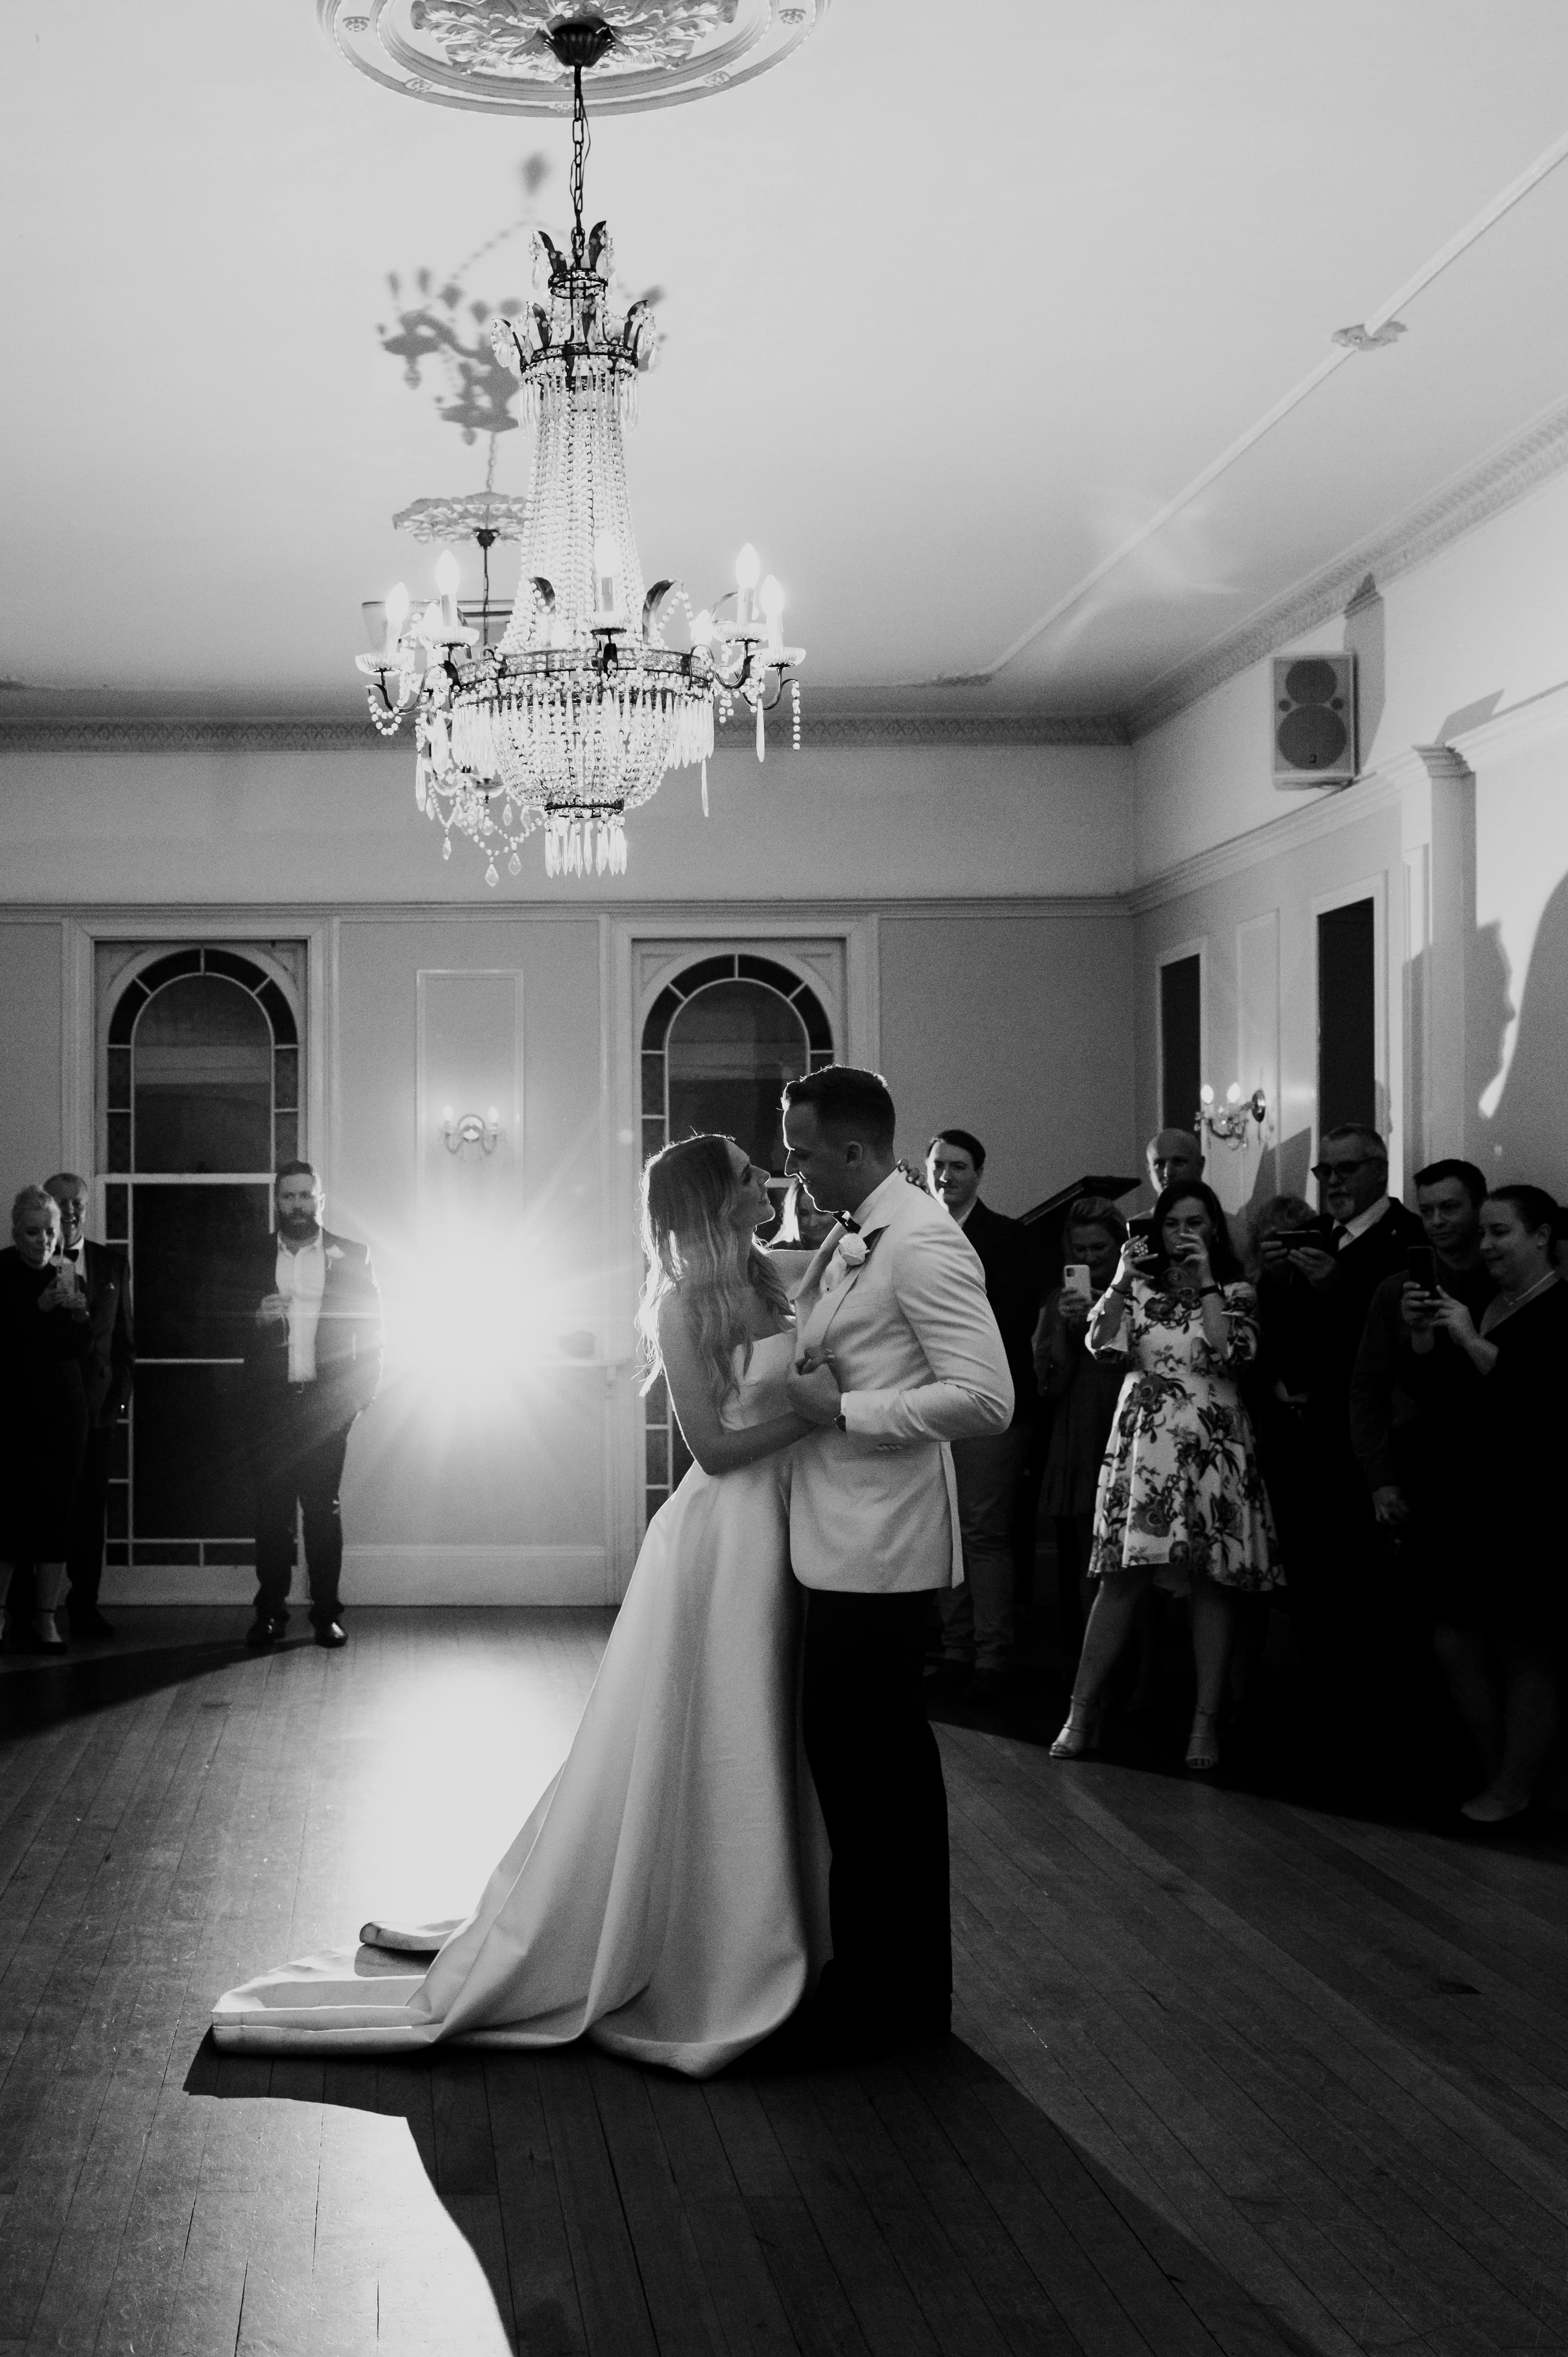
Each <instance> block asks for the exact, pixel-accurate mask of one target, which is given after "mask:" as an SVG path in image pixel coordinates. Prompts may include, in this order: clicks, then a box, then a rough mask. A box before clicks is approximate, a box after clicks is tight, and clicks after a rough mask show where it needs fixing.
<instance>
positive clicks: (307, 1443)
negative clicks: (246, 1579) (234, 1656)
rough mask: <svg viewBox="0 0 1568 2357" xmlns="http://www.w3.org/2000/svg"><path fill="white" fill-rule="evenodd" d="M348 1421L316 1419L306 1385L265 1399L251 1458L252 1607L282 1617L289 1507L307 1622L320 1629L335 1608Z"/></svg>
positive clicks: (290, 1541) (289, 1549) (290, 1554)
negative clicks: (306, 1587)
mask: <svg viewBox="0 0 1568 2357" xmlns="http://www.w3.org/2000/svg"><path fill="white" fill-rule="evenodd" d="M350 1429H351V1426H350V1425H348V1424H328V1425H323V1423H322V1421H321V1405H320V1403H318V1402H317V1401H316V1400H315V1399H314V1398H313V1397H312V1395H311V1392H310V1390H309V1389H308V1388H306V1389H303V1390H300V1391H290V1392H285V1393H283V1394H281V1395H280V1396H279V1397H277V1398H275V1399H269V1400H268V1401H267V1403H266V1405H265V1409H264V1411H263V1421H262V1426H261V1430H260V1432H259V1434H258V1437H257V1443H256V1446H255V1448H254V1450H253V1452H252V1458H251V1469H252V1474H253V1476H254V1479H255V1484H256V1611H257V1614H258V1616H259V1617H264V1618H267V1619H274V1618H275V1619H285V1618H286V1617H287V1613H288V1588H289V1575H290V1573H291V1572H292V1571H293V1569H294V1510H295V1502H296V1501H297V1503H298V1505H299V1507H300V1510H301V1513H302V1516H303V1519H304V1523H305V1567H306V1576H307V1577H308V1579H309V1582H310V1619H311V1625H312V1626H313V1627H314V1628H317V1629H325V1628H327V1627H328V1625H329V1624H330V1623H331V1622H332V1621H334V1620H338V1618H339V1617H340V1615H341V1612H342V1599H341V1598H340V1597H339V1595H338V1582H339V1580H340V1578H341V1577H342V1572H343V1514H342V1509H341V1507H340V1505H339V1503H338V1490H339V1488H340V1487H341V1484H342V1480H343V1460H344V1458H345V1457H346V1456H347V1455H348V1451H349V1431H350Z"/></svg>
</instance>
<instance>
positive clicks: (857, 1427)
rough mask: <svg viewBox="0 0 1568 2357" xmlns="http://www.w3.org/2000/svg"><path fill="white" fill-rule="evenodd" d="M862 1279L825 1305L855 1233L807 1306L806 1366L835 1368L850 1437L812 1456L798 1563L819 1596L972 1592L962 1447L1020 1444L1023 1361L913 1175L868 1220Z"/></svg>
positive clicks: (799, 1301) (807, 1293)
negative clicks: (966, 1568) (1016, 1411)
mask: <svg viewBox="0 0 1568 2357" xmlns="http://www.w3.org/2000/svg"><path fill="white" fill-rule="evenodd" d="M855 1220H856V1223H857V1224H858V1226H859V1228H860V1232H861V1234H862V1236H863V1237H864V1239H865V1243H866V1244H867V1245H868V1246H869V1251H868V1253H867V1256H866V1258H865V1262H864V1263H863V1264H862V1265H861V1266H860V1267H858V1268H856V1269H854V1270H852V1271H851V1272H850V1273H849V1274H848V1275H847V1276H846V1278H845V1280H844V1282H843V1284H842V1285H840V1286H838V1287H837V1289H836V1290H824V1289H823V1279H824V1277H825V1276H826V1275H827V1274H828V1271H829V1269H830V1268H831V1266H832V1261H833V1256H834V1253H835V1251H836V1249H837V1246H838V1243H839V1240H840V1238H841V1237H842V1236H843V1228H842V1227H840V1228H835V1229H834V1230H833V1232H832V1235H831V1236H830V1237H829V1238H828V1240H827V1242H826V1243H824V1244H823V1245H822V1249H821V1251H820V1252H819V1253H818V1254H816V1256H815V1258H814V1259H813V1260H812V1262H811V1266H810V1267H809V1268H808V1270H807V1271H806V1274H805V1276H804V1278H803V1279H802V1281H801V1285H800V1291H799V1293H798V1294H797V1295H796V1297H795V1314H796V1318H797V1334H798V1340H797V1355H798V1356H799V1355H800V1354H801V1353H804V1352H809V1353H810V1354H811V1356H812V1357H814V1358H826V1359H828V1360H831V1361H832V1365H833V1368H834V1370H835V1372H836V1373H837V1375H838V1379H839V1389H840V1390H841V1392H842V1393H843V1419H844V1423H845V1426H847V1430H845V1431H843V1432H840V1431H839V1430H838V1429H837V1427H836V1426H829V1427H828V1428H827V1429H825V1430H822V1431H819V1432H815V1433H811V1434H809V1435H808V1436H807V1437H806V1438H805V1439H804V1440H801V1441H798V1442H797V1443H796V1445H795V1448H794V1450H793V1451H792V1454H791V1466H790V1477H789V1555H790V1561H791V1564H792V1566H793V1568H794V1573H795V1577H796V1578H797V1579H798V1580H799V1581H800V1584H801V1586H802V1587H834V1588H843V1589H847V1590H850V1591H853V1592H859V1593H870V1594H875V1595H882V1594H887V1595H891V1594H894V1593H898V1592H903V1591H905V1590H908V1589H912V1588H923V1587H958V1586H959V1584H960V1583H961V1580H962V1578H963V1556H962V1554H961V1549H960V1542H959V1529H958V1510H957V1504H956V1501H955V1498H954V1494H953V1480H952V1458H951V1455H950V1451H949V1449H948V1448H947V1445H946V1444H947V1443H948V1442H949V1441H951V1440H967V1439H971V1438H973V1437H977V1436H979V1435H980V1434H983V1433H988V1432H1003V1431H1005V1429H1006V1427H1007V1426H1008V1424H1009V1423H1010V1422H1011V1421H1012V1415H1013V1382H1012V1378H1011V1376H1010V1375H1009V1374H1008V1372H1007V1354H1006V1352H1005V1351H1004V1349H1003V1347H1002V1337H1001V1335H1000V1334H999V1333H998V1331H997V1329H996V1320H995V1318H993V1316H992V1314H991V1305H990V1303H989V1302H988V1301H987V1300H986V1298H985V1277H984V1274H983V1270H982V1268H981V1265H980V1261H979V1257H978V1255H977V1254H976V1253H975V1252H974V1249H973V1247H972V1245H970V1244H969V1243H965V1241H964V1233H963V1230H962V1229H961V1227H960V1226H959V1224H958V1222H957V1221H956V1220H955V1219H954V1218H953V1217H952V1214H951V1213H950V1211H946V1210H944V1208H943V1207H942V1205H941V1204H940V1203H938V1202H936V1201H934V1200H933V1199H932V1198H931V1197H930V1196H929V1195H925V1194H922V1193H921V1192H920V1191H919V1189H918V1188H914V1187H911V1186H910V1185H909V1183H908V1179H903V1178H901V1177H900V1176H899V1175H898V1173H897V1171H895V1172H894V1174H893V1176H892V1178H890V1179H886V1180H884V1182H883V1184H882V1185H881V1186H880V1187H878V1188H875V1189H874V1190H873V1191H872V1193H871V1194H870V1195H868V1196H867V1197H866V1199H865V1202H864V1203H863V1204H862V1205H861V1206H860V1209H859V1211H857V1212H856V1213H855Z"/></svg>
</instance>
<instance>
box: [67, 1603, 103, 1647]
mask: <svg viewBox="0 0 1568 2357" xmlns="http://www.w3.org/2000/svg"><path fill="white" fill-rule="evenodd" d="M66 1618H67V1619H68V1620H69V1621H70V1633H71V1635H72V1636H73V1637H74V1638H75V1639H76V1641H77V1642H78V1643H79V1644H81V1645H112V1644H113V1642H114V1623H113V1621H112V1620H105V1619H104V1618H103V1615H102V1612H100V1611H99V1609H98V1608H97V1606H96V1605H94V1606H92V1607H91V1608H90V1609H89V1610H87V1611H85V1612H69V1611H68V1613H67V1615H66Z"/></svg>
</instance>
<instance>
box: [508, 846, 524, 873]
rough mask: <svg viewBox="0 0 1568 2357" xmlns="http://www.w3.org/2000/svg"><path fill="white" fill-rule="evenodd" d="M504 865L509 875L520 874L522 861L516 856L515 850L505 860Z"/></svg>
mask: <svg viewBox="0 0 1568 2357" xmlns="http://www.w3.org/2000/svg"><path fill="white" fill-rule="evenodd" d="M506 867H507V874H508V875H509V876H521V874H522V862H521V859H520V858H519V857H518V856H517V854H516V852H515V851H514V852H513V853H512V855H511V857H510V859H509V860H508V861H507V864H506Z"/></svg>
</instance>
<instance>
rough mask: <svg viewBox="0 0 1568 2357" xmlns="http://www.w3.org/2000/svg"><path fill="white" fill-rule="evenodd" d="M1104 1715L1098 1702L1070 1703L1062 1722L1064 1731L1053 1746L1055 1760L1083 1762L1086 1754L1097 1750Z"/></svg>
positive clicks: (1052, 1752)
mask: <svg viewBox="0 0 1568 2357" xmlns="http://www.w3.org/2000/svg"><path fill="white" fill-rule="evenodd" d="M1103 1716H1104V1713H1103V1712H1102V1711H1101V1706H1100V1705H1099V1704H1098V1703H1097V1702H1087V1703H1079V1702H1075V1703H1069V1706H1068V1714H1067V1717H1066V1718H1065V1719H1064V1720H1063V1721H1062V1731H1061V1733H1060V1734H1059V1735H1058V1738H1057V1739H1056V1741H1055V1742H1054V1743H1053V1744H1052V1746H1051V1755H1050V1756H1051V1758H1052V1759H1053V1760H1081V1759H1082V1758H1083V1757H1084V1755H1085V1753H1086V1752H1090V1751H1093V1750H1095V1749H1097V1748H1098V1746H1099V1742H1100V1722H1101V1718H1102V1717H1103Z"/></svg>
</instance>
